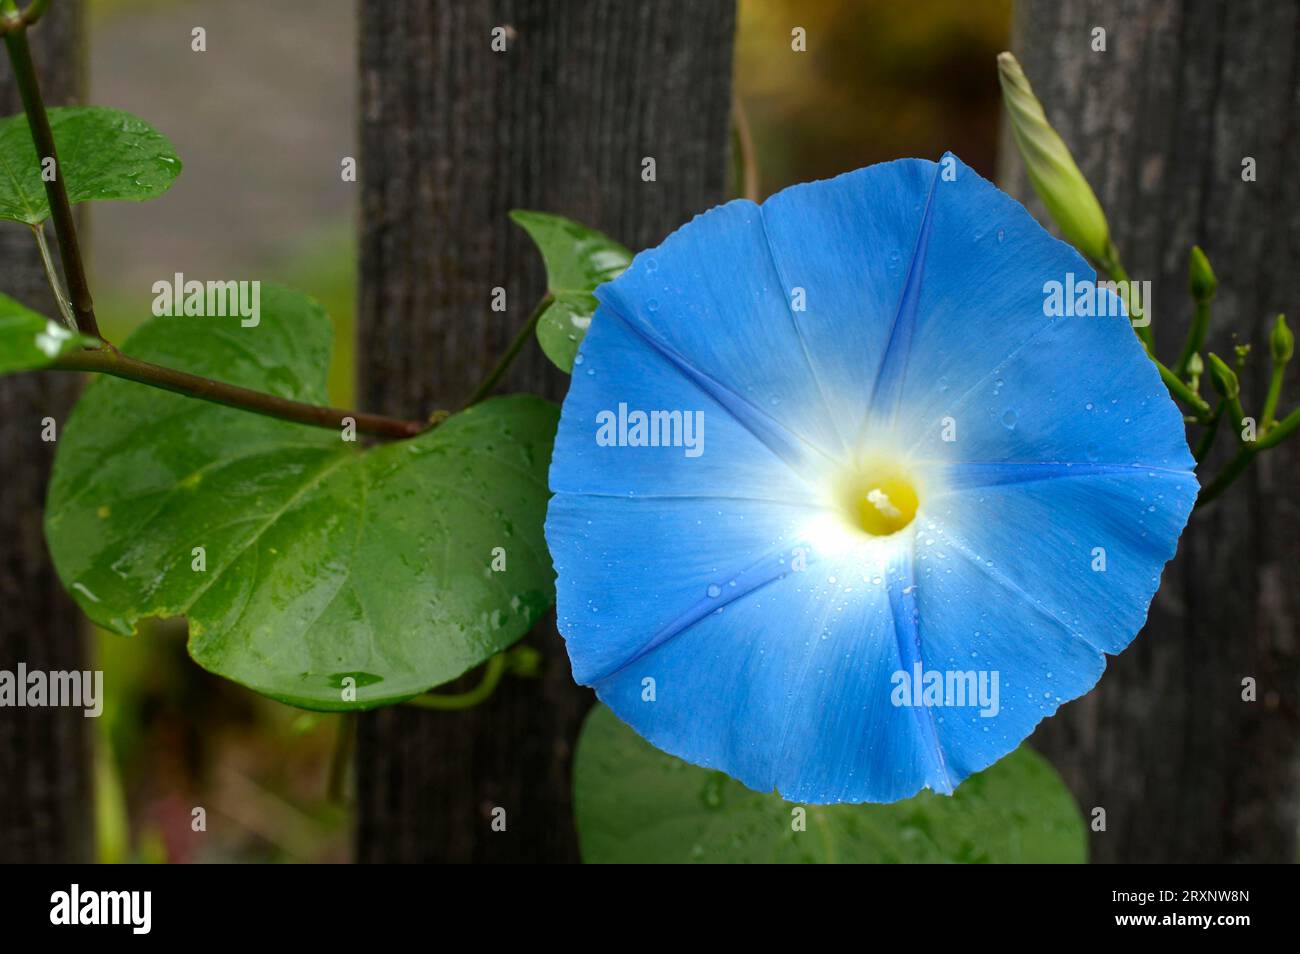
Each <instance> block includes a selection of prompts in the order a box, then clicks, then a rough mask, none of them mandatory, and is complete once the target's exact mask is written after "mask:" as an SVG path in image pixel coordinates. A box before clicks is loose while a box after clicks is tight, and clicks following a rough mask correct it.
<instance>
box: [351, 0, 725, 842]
mask: <svg viewBox="0 0 1300 954" xmlns="http://www.w3.org/2000/svg"><path fill="white" fill-rule="evenodd" d="M360 10H361V70H360V75H361V155H360V167H359V168H360V179H361V186H362V189H361V272H360V281H361V289H360V308H359V314H358V318H359V329H360V330H359V342H358V349H357V353H358V356H359V358H358V360H359V364H360V388H359V394H360V398H359V400H360V403H361V404H362V405H363V406H365V407H367V408H370V409H373V410H376V411H383V412H388V413H398V412H401V413H403V414H408V415H411V414H417V413H426V414H427V413H428V412H429V411H432V410H433V409H434V408H438V407H450V406H454V405H455V404H456V403H457V402H458V401H460V400H463V399H464V397H465V396H467V395H468V394H469V393H470V392H471V391H472V389H473V387H474V385H475V384H476V383H477V382H478V380H479V379H480V378H481V377H482V375H483V373H484V372H485V371H486V370H487V369H488V368H489V367H490V366H491V364H492V362H493V361H494V360H495V358H496V356H497V355H498V354H500V353H501V351H502V350H504V348H505V346H506V344H507V343H508V341H509V340H510V338H511V337H512V336H513V334H514V333H515V331H516V330H517V328H518V327H519V326H520V325H521V324H522V323H523V322H524V321H525V320H526V318H527V315H528V313H529V311H530V310H531V308H532V306H533V304H534V303H535V301H536V300H537V298H538V297H539V296H540V295H541V294H542V292H543V291H544V288H545V286H544V280H543V275H542V270H541V264H540V260H539V258H538V256H537V254H536V253H535V251H533V249H532V248H531V247H530V245H529V242H528V240H527V238H526V237H525V236H524V234H523V232H522V231H520V230H519V229H518V228H517V227H516V226H514V225H512V224H511V223H510V221H509V220H508V219H507V217H506V213H507V212H508V211H509V210H510V209H512V208H531V209H539V210H542V211H547V212H556V213H560V214H563V215H567V216H569V217H571V218H574V219H577V220H579V221H581V222H584V223H587V224H589V225H592V226H594V227H596V228H599V229H601V230H602V231H605V232H607V233H608V234H610V235H611V236H613V237H615V238H617V239H619V240H620V241H622V242H624V243H625V244H627V245H629V246H630V247H631V248H633V249H637V248H642V247H645V246H647V245H652V244H655V243H657V242H658V241H660V240H661V239H662V238H663V237H664V236H665V235H666V234H667V233H668V232H670V231H672V229H674V228H676V227H677V226H678V225H680V224H682V223H683V222H685V221H687V220H688V219H689V218H690V217H691V216H692V215H693V214H695V213H697V212H700V211H703V210H704V209H705V208H708V207H709V206H711V205H713V204H715V203H717V202H719V201H721V200H722V199H723V198H725V196H724V188H725V183H726V167H727V144H728V110H729V104H730V89H731V44H732V33H733V30H734V17H735V11H734V6H733V4H732V3H731V2H729V0H710V2H689V0H660V2H655V3H646V4H640V3H615V2H610V0H570V2H558V0H556V2H546V0H518V2H492V3H474V4H466V3H456V2H450V0H436V2H429V0H383V2H380V0H364V2H362V3H361V7H360ZM496 26H504V27H507V36H508V37H509V40H508V51H507V52H505V53H498V52H493V50H492V49H491V39H492V32H491V31H492V29H493V27H496ZM646 156H652V157H654V159H655V161H656V167H657V169H656V171H657V181H655V182H644V181H642V178H641V169H642V159H643V158H644V157H646ZM494 286H502V287H504V288H505V289H506V290H507V296H508V303H509V311H508V312H507V313H506V314H498V313H494V312H492V311H491V310H490V307H489V304H490V297H491V293H492V289H493V287H494ZM566 381H567V379H566V377H565V376H564V375H562V374H561V373H560V372H558V371H557V370H555V369H554V368H552V367H551V366H550V365H549V363H548V362H547V361H546V359H545V358H544V356H543V355H542V354H541V352H540V350H539V349H538V348H536V347H535V346H532V345H530V346H529V347H528V348H527V349H526V350H525V352H524V354H523V355H521V357H520V359H519V360H518V362H517V363H516V365H515V367H514V368H513V369H512V370H511V373H510V374H509V376H508V377H507V379H506V381H505V382H504V386H503V390H506V391H518V390H530V391H536V392H540V393H542V394H544V395H546V396H547V397H550V398H552V399H556V400H558V399H560V398H562V397H563V394H564V391H565V388H566V386H567V383H566ZM529 640H530V642H531V643H532V645H534V646H537V647H538V648H539V649H541V650H542V653H543V656H544V659H545V663H544V674H543V676H542V677H541V678H540V679H535V680H521V679H509V680H508V681H507V682H506V683H505V684H504V685H503V686H502V687H500V688H499V689H498V690H497V693H496V694H495V696H494V697H493V698H492V699H491V700H490V701H489V702H487V703H486V704H483V705H480V706H478V707H476V708H474V709H472V710H469V711H465V712H458V713H437V712H425V711H417V710H413V709H411V708H409V707H396V708H392V709H387V710H383V711H379V712H375V713H371V714H368V715H365V716H362V717H361V718H360V720H359V726H358V756H357V763H356V782H357V797H358V805H357V812H358V817H357V834H356V845H357V857H358V859H359V860H361V861H572V860H576V858H577V850H576V842H575V837H574V833H573V826H572V820H571V814H572V812H571V805H570V794H569V792H570V763H571V756H572V750H573V744H574V740H575V737H576V734H577V729H578V725H579V722H580V720H581V717H582V715H583V713H584V712H585V711H586V710H587V708H588V707H589V706H590V704H591V701H592V695H591V693H590V692H589V691H588V690H586V689H582V688H579V687H577V686H575V685H574V683H573V680H572V676H571V675H570V671H569V664H568V660H567V657H566V656H565V653H564V648H563V645H562V643H561V640H560V638H559V637H558V635H557V634H556V632H555V629H554V623H553V621H552V622H550V623H548V624H547V625H545V626H543V627H541V628H540V629H539V630H537V631H535V632H534V633H533V634H532V635H531V636H530V637H529ZM494 807H502V808H504V809H506V820H507V828H506V831H504V832H493V831H492V830H491V828H490V821H491V810H492V809H493V808H494Z"/></svg>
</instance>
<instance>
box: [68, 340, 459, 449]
mask: <svg viewBox="0 0 1300 954" xmlns="http://www.w3.org/2000/svg"><path fill="white" fill-rule="evenodd" d="M51 367H52V368H54V369H55V370H59V371H95V372H98V373H100V374H110V375H112V376H113V377H115V378H124V379H126V380H127V381H137V382H139V383H141V384H148V385H151V386H153V387H156V388H161V389H162V390H164V391H171V392H173V393H175V394H183V395H185V396H186V397H193V398H198V399H199V400H202V401H211V402H212V403H214V404H223V405H225V406H226V407H235V408H239V409H240V410H244V411H252V412H253V413H254V414H262V415H265V416H267V417H278V418H281V419H283V420H286V421H296V422H297V423H299V424H310V425H312V426H313V427H328V428H333V429H335V430H337V429H339V428H341V427H342V426H343V419H344V418H352V420H354V421H355V422H356V427H357V430H358V431H361V432H362V433H365V434H374V435H376V436H379V437H391V438H399V439H400V438H405V437H414V436H415V435H416V434H419V433H420V432H421V431H423V430H425V429H427V428H428V427H431V426H433V425H432V424H426V423H424V422H423V421H404V420H399V419H397V418H391V417H384V416H383V415H380V414H367V413H365V412H363V411H348V410H343V409H342V408H336V407H321V406H319V405H315V404H304V403H302V402H301V401H290V400H288V399H287V398H282V397H276V396H275V395H273V394H264V393H263V392H261V391H253V390H251V389H249V388H241V387H238V386H236V385H233V384H227V383H225V382H224V381H214V380H212V379H211V378H203V377H199V376H198V375H196V374H189V373H187V372H185V371H177V370H175V369H174V368H165V367H163V366H162V365H157V364H150V363H149V362H147V361H139V360H137V359H136V358H132V357H130V356H128V355H125V354H122V353H121V352H120V351H116V350H114V349H112V348H103V349H97V350H89V349H88V350H85V351H72V352H69V353H68V354H65V355H63V357H61V358H59V359H58V360H57V361H55V362H54V363H53V364H52V365H51Z"/></svg>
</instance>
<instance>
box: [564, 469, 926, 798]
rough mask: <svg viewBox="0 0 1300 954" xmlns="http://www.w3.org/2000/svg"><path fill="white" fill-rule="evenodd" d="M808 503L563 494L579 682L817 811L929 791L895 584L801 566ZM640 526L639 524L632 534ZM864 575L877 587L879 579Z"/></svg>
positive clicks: (669, 739)
mask: <svg viewBox="0 0 1300 954" xmlns="http://www.w3.org/2000/svg"><path fill="white" fill-rule="evenodd" d="M807 517H808V512H807V511H805V510H804V509H803V508H799V507H790V506H784V505H780V504H773V503H766V502H759V503H754V502H748V501H737V500H722V501H711V502H709V503H708V504H707V505H705V504H704V503H702V502H695V501H684V500H671V499H658V500H628V499H620V498H613V497H605V498H594V497H575V496H571V495H560V496H558V497H556V498H555V500H554V502H553V503H552V506H551V512H550V515H549V517H548V521H547V537H548V539H549V540H551V541H552V550H553V552H554V553H555V560H556V571H557V573H558V582H557V607H558V609H557V614H558V621H559V628H560V631H561V633H563V634H564V636H565V639H566V642H567V646H568V650H569V655H570V658H571V660H572V662H573V667H574V678H575V679H577V680H578V681H579V682H582V683H585V684H588V685H593V686H594V687H595V689H596V692H597V694H598V695H599V697H600V698H601V699H602V700H603V701H604V702H605V703H607V704H608V705H609V706H610V708H611V709H613V710H614V711H615V712H616V713H617V714H618V715H619V717H620V718H622V719H623V720H624V721H625V722H627V723H629V724H630V725H631V726H632V727H633V728H635V729H636V730H637V731H638V732H640V733H641V734H642V735H643V736H645V737H646V738H647V739H649V740H650V741H651V742H652V743H654V744H655V745H658V746H659V747H660V748H662V749H664V750H665V751H668V752H671V753H672V754H674V755H677V756H679V757H681V758H684V759H686V760H688V761H691V762H694V763H696V764H699V765H705V766H710V767H715V768H719V769H723V770H725V771H726V772H728V773H729V774H731V775H733V776H735V777H736V778H738V779H740V780H741V781H742V782H744V783H745V784H746V785H749V786H750V787H751V788H754V789H756V790H758V791H772V790H773V789H779V790H780V791H781V793H782V794H784V795H786V796H787V797H789V798H795V799H799V800H802V801H807V802H817V803H825V802H838V801H893V800H896V799H898V798H903V797H906V796H908V795H911V794H913V793H915V792H916V791H918V790H919V789H920V788H921V787H922V785H923V784H925V781H926V778H925V772H926V766H925V763H924V760H923V756H924V750H923V749H922V747H921V746H920V745H918V742H917V737H916V731H917V730H916V721H915V713H914V712H912V711H910V710H907V709H902V708H897V707H895V706H893V705H892V704H891V702H890V677H891V674H892V673H894V672H895V671H897V670H898V669H899V668H900V665H901V663H900V659H899V650H898V642H897V640H896V638H895V634H894V628H893V617H892V614H891V611H890V605H889V598H888V595H887V591H886V588H885V585H884V581H883V579H882V575H876V576H874V577H873V576H870V575H865V574H864V573H863V568H862V565H861V564H858V563H854V562H851V561H840V562H837V561H834V560H829V559H828V560H818V559H816V556H815V554H810V562H809V564H808V566H807V568H806V569H805V570H803V571H802V572H797V571H794V570H793V569H792V563H791V556H792V551H793V549H794V548H795V547H796V546H798V545H799V543H800V541H801V540H802V536H801V528H802V526H803V525H804V524H805V523H806V519H807ZM632 528H635V531H634V532H633V531H632ZM864 576H865V578H864Z"/></svg>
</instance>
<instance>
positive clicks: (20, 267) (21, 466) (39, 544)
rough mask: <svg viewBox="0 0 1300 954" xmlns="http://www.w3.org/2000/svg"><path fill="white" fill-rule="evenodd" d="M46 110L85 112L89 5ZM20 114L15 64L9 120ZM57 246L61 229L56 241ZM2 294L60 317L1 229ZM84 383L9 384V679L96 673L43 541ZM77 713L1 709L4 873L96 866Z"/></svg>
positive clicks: (9, 80)
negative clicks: (57, 436) (59, 448)
mask: <svg viewBox="0 0 1300 954" xmlns="http://www.w3.org/2000/svg"><path fill="white" fill-rule="evenodd" d="M29 36H30V39H31V44H32V55H33V58H34V59H35V61H36V64H37V67H38V69H39V70H40V71H41V89H42V92H43V93H44V96H45V101H46V105H48V106H63V105H69V104H72V103H77V102H80V101H81V94H82V90H83V89H84V82H83V76H82V70H81V62H82V45H81V37H82V11H81V3H80V2H79V0H73V2H61V3H56V4H53V5H52V9H51V10H50V12H49V13H48V14H46V16H45V18H44V19H43V20H42V21H41V22H40V23H39V24H37V25H36V26H34V27H32V29H31V32H30V34H29ZM21 111H22V104H21V102H20V101H19V98H18V89H17V87H16V86H15V84H14V79H13V73H12V72H11V71H10V69H9V65H8V63H7V62H5V63H4V64H3V66H0V115H5V116H9V115H12V114H14V113H18V112H21ZM49 236H50V242H51V243H53V241H54V238H53V229H50V230H49ZM0 290H3V291H4V292H5V294H8V295H10V296H12V297H14V298H17V299H18V300H19V301H21V302H23V303H24V304H26V305H28V306H30V307H32V308H35V309H37V310H39V311H41V312H43V313H44V314H46V315H51V316H57V315H58V311H57V308H56V305H55V302H54V299H53V296H52V295H51V293H50V290H49V286H48V285H47V284H46V283H45V274H44V272H43V271H42V269H41V263H40V257H39V256H38V255H37V253H36V246H35V243H34V242H33V240H32V234H31V232H30V231H29V230H28V228H27V227H26V226H24V225H19V224H17V223H13V222H5V223H2V224H0ZM79 386H80V382H79V381H78V379H77V377H76V376H75V375H70V374H62V375H56V374H50V373H42V374H21V375H14V376H10V377H5V378H0V474H2V475H3V476H2V477H0V480H3V486H4V502H3V506H0V669H3V670H8V671H10V672H13V671H14V670H15V669H16V667H17V666H18V664H19V663H20V662H23V663H26V665H27V668H28V669H29V670H36V669H39V670H46V671H50V670H74V669H84V668H86V666H87V665H88V663H87V661H86V651H85V644H84V637H83V633H82V625H81V614H80V613H78V612H77V609H76V607H75V606H74V605H73V603H72V600H71V599H70V598H69V597H68V596H67V594H66V593H65V592H64V590H63V586H62V584H60V583H59V579H58V577H57V576H56V575H55V573H54V567H53V565H52V564H51V563H50V557H49V554H48V552H47V551H46V549H45V537H44V535H43V533H42V530H41V522H42V519H43V508H44V503H45V488H46V485H47V484H48V481H49V472H50V465H51V463H52V462H53V459H54V449H55V446H56V445H55V444H52V443H45V442H43V441H42V440H41V420H42V418H45V417H52V418H54V419H55V421H56V422H58V426H59V427H60V428H61V427H62V426H63V423H64V422H65V421H66V420H67V416H68V411H69V410H70V409H71V407H72V403H73V401H74V400H75V398H76V395H77V391H78V388H79ZM91 727H92V722H91V720H89V719H86V718H85V717H84V716H83V715H82V710H81V709H78V708H41V709H17V708H4V709H0V863H7V864H12V863H19V862H28V863H31V862H74V861H77V862H84V861H89V860H91V852H92V842H93V838H92V827H91V810H92V807H93V802H92V798H91V789H90V765H89V735H90V730H91Z"/></svg>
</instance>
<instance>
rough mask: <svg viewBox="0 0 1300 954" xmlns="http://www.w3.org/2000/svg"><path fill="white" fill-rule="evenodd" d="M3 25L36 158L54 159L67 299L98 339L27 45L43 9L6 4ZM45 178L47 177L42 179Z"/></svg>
mask: <svg viewBox="0 0 1300 954" xmlns="http://www.w3.org/2000/svg"><path fill="white" fill-rule="evenodd" d="M5 8H6V9H5V12H4V17H3V22H4V23H5V28H6V31H7V32H6V33H5V37H4V40H5V48H6V49H7V50H8V51H9V60H10V62H11V63H12V64H13V68H14V79H15V80H16V81H17V83H18V93H19V95H20V96H21V98H22V101H23V111H24V112H25V113H26V114H27V124H28V126H29V127H30V128H31V131H32V141H33V143H35V145H36V155H37V156H38V157H40V160H41V162H42V163H44V161H45V160H46V159H51V158H52V159H53V160H54V170H55V174H54V177H53V178H52V179H47V180H46V182H45V195H46V198H47V199H48V200H49V203H50V218H51V219H53V221H54V235H55V237H56V238H57V239H58V242H59V256H60V258H62V259H63V272H64V275H65V276H66V277H67V280H68V297H69V299H70V300H71V302H72V311H73V314H74V315H75V316H76V319H77V327H78V328H79V329H80V330H81V331H82V333H84V334H87V335H91V336H93V337H95V338H102V337H103V335H101V334H100V333H99V325H98V323H97V322H96V320H95V303H94V301H93V300H92V299H91V297H90V285H89V283H88V282H87V281H86V268H85V265H84V264H83V262H82V260H81V246H80V244H78V242H77V227H76V222H75V221H74V219H73V217H72V204H71V203H70V202H69V201H68V191H67V189H66V188H64V185H63V168H62V167H61V166H60V165H59V159H58V153H57V151H56V150H55V148H54V133H53V131H52V130H51V129H50V117H49V115H48V114H47V113H46V112H45V100H44V99H43V98H42V97H41V87H40V82H39V81H38V80H37V78H36V66H35V64H33V63H32V51H31V47H30V46H28V44H27V23H28V22H30V21H28V20H27V19H26V18H27V16H28V15H30V14H33V13H35V16H40V14H41V13H43V12H44V7H43V6H40V5H38V4H32V6H30V7H28V8H27V10H26V11H25V12H24V13H22V14H14V13H13V12H12V11H13V9H16V8H14V7H13V4H12V3H6V4H5ZM42 178H45V177H44V176H42Z"/></svg>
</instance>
